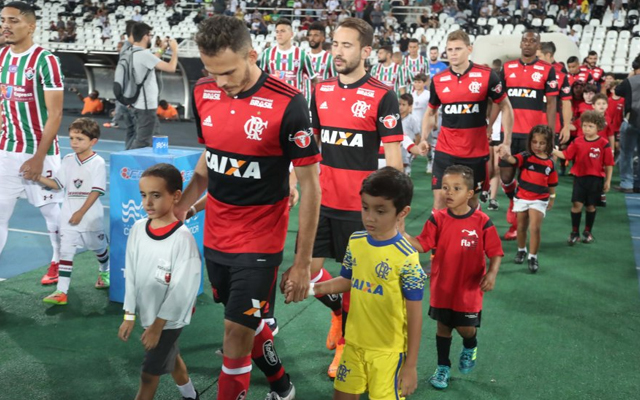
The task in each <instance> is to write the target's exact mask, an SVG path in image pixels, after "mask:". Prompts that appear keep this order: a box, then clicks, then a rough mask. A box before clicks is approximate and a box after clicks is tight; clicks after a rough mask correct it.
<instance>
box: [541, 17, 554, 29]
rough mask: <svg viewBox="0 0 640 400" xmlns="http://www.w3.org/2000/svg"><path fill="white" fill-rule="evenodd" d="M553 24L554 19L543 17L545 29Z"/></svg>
mask: <svg viewBox="0 0 640 400" xmlns="http://www.w3.org/2000/svg"><path fill="white" fill-rule="evenodd" d="M553 24H554V21H553V19H552V18H545V20H544V22H543V23H542V25H543V26H544V27H545V28H547V29H549V28H551V27H552V26H553Z"/></svg>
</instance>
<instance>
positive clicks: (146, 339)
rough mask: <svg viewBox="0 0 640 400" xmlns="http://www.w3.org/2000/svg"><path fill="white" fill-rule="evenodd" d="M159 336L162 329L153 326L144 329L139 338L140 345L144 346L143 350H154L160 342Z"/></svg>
mask: <svg viewBox="0 0 640 400" xmlns="http://www.w3.org/2000/svg"><path fill="white" fill-rule="evenodd" d="M125 322H127V321H125ZM161 334H162V329H156V328H154V327H153V325H151V326H150V327H148V328H147V329H145V331H144V332H143V333H142V336H141V337H140V340H142V344H143V345H144V349H145V350H147V351H149V350H153V349H155V348H156V346H157V345H158V342H159V341H160V335H161Z"/></svg>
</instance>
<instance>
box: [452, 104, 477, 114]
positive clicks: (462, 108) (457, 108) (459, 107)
mask: <svg viewBox="0 0 640 400" xmlns="http://www.w3.org/2000/svg"><path fill="white" fill-rule="evenodd" d="M479 112H480V105H479V104H447V105H446V106H444V113H445V114H449V115H457V114H476V113H479Z"/></svg>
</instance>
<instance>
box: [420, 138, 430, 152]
mask: <svg viewBox="0 0 640 400" xmlns="http://www.w3.org/2000/svg"><path fill="white" fill-rule="evenodd" d="M429 150H431V146H430V145H429V143H427V141H426V140H422V141H420V143H418V151H419V152H420V154H425V155H426V154H427V153H428V152H429Z"/></svg>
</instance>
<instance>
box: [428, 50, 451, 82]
mask: <svg viewBox="0 0 640 400" xmlns="http://www.w3.org/2000/svg"><path fill="white" fill-rule="evenodd" d="M439 51H440V50H439V49H438V47H437V46H431V48H430V49H429V75H430V78H432V79H433V77H434V76H436V75H437V74H439V73H440V72H441V71H444V70H445V69H447V64H445V63H443V62H442V61H438V52H439Z"/></svg>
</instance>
